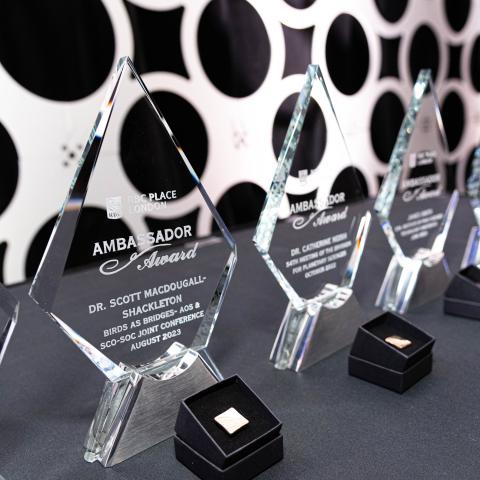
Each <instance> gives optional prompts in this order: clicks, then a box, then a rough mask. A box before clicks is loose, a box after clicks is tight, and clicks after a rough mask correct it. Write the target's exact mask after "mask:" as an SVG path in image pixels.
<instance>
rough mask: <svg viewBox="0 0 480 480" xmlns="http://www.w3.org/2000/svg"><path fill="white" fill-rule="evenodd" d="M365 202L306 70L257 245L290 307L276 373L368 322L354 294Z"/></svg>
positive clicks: (322, 352)
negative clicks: (353, 288)
mask: <svg viewBox="0 0 480 480" xmlns="http://www.w3.org/2000/svg"><path fill="white" fill-rule="evenodd" d="M315 112H317V113H315ZM322 125H324V126H325V127H326V134H324V130H322V129H321V128H319V127H321V126H322ZM364 200H365V197H364V192H363V189H362V186H361V183H360V181H359V178H358V175H357V173H356V170H355V169H354V168H353V167H352V163H351V160H350V155H349V152H348V149H347V146H346V143H345V140H344V137H343V134H342V131H341V129H340V125H339V122H338V119H337V116H336V114H335V111H334V108H333V105H332V102H331V99H330V96H329V94H328V91H327V88H326V85H325V82H324V79H323V77H322V74H321V71H320V68H319V66H318V65H309V67H308V70H307V73H306V76H305V83H304V85H303V88H302V90H301V91H300V94H299V96H298V98H297V101H296V105H295V107H294V110H293V115H292V116H291V118H290V123H289V126H288V130H287V133H286V137H285V139H284V142H283V146H282V149H281V151H280V155H279V158H278V163H277V168H276V171H275V174H274V177H273V181H272V183H271V187H270V190H269V191H268V194H267V198H266V200H265V204H264V206H263V210H262V212H261V215H260V218H259V221H258V225H257V228H256V231H255V234H254V238H253V241H254V243H255V246H256V247H257V249H258V251H259V252H260V254H261V256H262V257H263V259H264V260H265V262H266V264H267V265H268V267H269V268H270V270H271V271H272V273H273V275H274V276H275V278H276V279H277V281H278V283H279V284H280V286H281V288H282V289H283V291H284V292H285V294H286V295H287V297H288V300H289V304H288V307H287V310H286V312H285V315H284V317H283V320H282V323H281V326H280V329H279V332H278V334H277V338H276V340H275V343H274V346H273V349H272V352H271V356H270V360H271V361H272V362H273V363H274V365H275V367H276V368H278V369H290V370H293V371H296V372H298V371H300V370H302V369H305V368H307V367H308V366H310V365H312V364H314V363H316V362H318V361H319V360H321V359H323V358H325V357H327V356H328V355H330V354H332V353H334V352H335V351H337V350H339V349H340V348H343V347H345V346H346V345H348V344H349V343H351V342H352V341H353V338H354V336H355V332H356V330H357V328H358V327H359V326H360V324H361V323H363V321H364V318H363V312H362V311H361V309H360V307H359V305H358V303H357V301H356V299H355V296H354V295H353V291H352V287H353V283H354V280H355V276H356V273H357V268H358V265H359V261H360V259H361V256H362V252H363V249H364V245H365V241H366V237H367V234H368V230H369V225H370V218H371V215H370V213H369V212H368V209H367V207H366V203H365V201H364Z"/></svg>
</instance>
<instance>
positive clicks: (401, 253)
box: [375, 70, 458, 313]
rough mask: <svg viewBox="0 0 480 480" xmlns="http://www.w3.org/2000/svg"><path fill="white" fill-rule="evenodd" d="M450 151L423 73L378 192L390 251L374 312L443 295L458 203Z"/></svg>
mask: <svg viewBox="0 0 480 480" xmlns="http://www.w3.org/2000/svg"><path fill="white" fill-rule="evenodd" d="M447 151H448V145H447V139H446V136H445V131H444V128H443V122H442V118H441V114H440V108H439V104H438V99H437V95H436V93H435V88H434V85H433V82H432V79H431V71H430V70H421V71H420V73H419V74H418V78H417V80H416V82H415V85H414V87H413V93H412V98H411V101H410V104H409V106H408V110H407V112H406V114H405V118H404V120H403V123H402V125H401V127H400V131H399V133H398V137H397V140H396V143H395V146H394V148H393V151H392V154H391V157H390V162H389V167H388V172H387V174H386V175H385V178H384V180H383V182H382V185H381V187H380V191H379V193H378V196H377V199H376V202H375V212H376V213H377V215H378V218H379V220H380V224H381V226H382V228H383V231H384V233H385V235H386V237H387V239H388V242H389V244H390V247H391V248H392V250H393V257H392V260H391V262H390V265H389V267H388V270H387V273H386V275H385V278H384V281H383V284H382V287H381V289H380V292H379V295H378V298H377V306H380V307H382V308H383V309H385V310H391V311H395V312H399V313H404V312H405V311H407V309H408V308H410V307H414V306H417V305H421V304H423V303H425V302H427V301H429V300H431V299H433V298H435V297H437V296H439V295H441V294H442V293H443V292H444V291H445V289H446V287H447V285H448V282H449V276H450V271H449V268H448V265H447V261H446V258H445V254H444V251H443V249H444V245H445V240H446V238H447V234H448V231H449V229H450V225H451V222H452V218H453V215H454V212H455V209H456V206H457V203H458V192H457V191H454V192H453V194H452V193H448V192H447V189H446V172H445V166H444V163H443V157H444V156H445V155H446V152H447Z"/></svg>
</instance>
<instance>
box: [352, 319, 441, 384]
mask: <svg viewBox="0 0 480 480" xmlns="http://www.w3.org/2000/svg"><path fill="white" fill-rule="evenodd" d="M395 335H396V336H399V337H402V338H405V339H408V340H410V341H411V342H412V344H411V345H409V346H408V347H405V348H403V349H399V348H397V347H395V346H393V345H390V344H389V343H387V342H386V341H385V339H386V338H387V337H389V336H395ZM434 343H435V340H434V338H432V337H431V336H430V335H428V334H427V333H425V332H423V331H422V330H420V329H419V328H417V327H416V326H414V325H412V324H411V323H409V322H407V321H406V320H405V319H404V318H402V317H400V316H398V315H396V314H394V313H391V312H386V313H383V314H382V315H380V316H378V317H376V318H374V319H373V320H371V321H370V322H368V323H366V324H365V325H363V326H362V327H360V328H359V329H358V331H357V335H356V337H355V341H354V342H353V345H352V349H351V351H350V355H349V357H348V371H349V373H350V375H352V376H354V377H358V378H361V379H363V380H366V381H368V382H371V383H375V384H377V385H380V386H382V387H385V388H388V389H390V390H394V391H395V392H399V393H403V392H405V391H406V390H408V389H409V388H410V387H411V386H412V385H414V384H415V383H417V382H418V381H419V380H420V379H421V378H423V377H424V376H425V375H427V374H429V373H430V372H431V370H432V347H433V344H434Z"/></svg>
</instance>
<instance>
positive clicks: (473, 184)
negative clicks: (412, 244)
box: [462, 147, 480, 268]
mask: <svg viewBox="0 0 480 480" xmlns="http://www.w3.org/2000/svg"><path fill="white" fill-rule="evenodd" d="M466 193H467V197H468V199H469V201H470V205H471V206H472V210H473V214H474V216H475V221H476V222H477V225H476V226H474V227H472V230H471V232H470V235H469V237H468V243H467V248H466V249H465V255H464V257H463V261H462V268H466V267H469V266H478V265H480V147H477V148H476V149H475V151H474V154H473V161H472V167H471V171H470V174H469V176H468V178H467V185H466Z"/></svg>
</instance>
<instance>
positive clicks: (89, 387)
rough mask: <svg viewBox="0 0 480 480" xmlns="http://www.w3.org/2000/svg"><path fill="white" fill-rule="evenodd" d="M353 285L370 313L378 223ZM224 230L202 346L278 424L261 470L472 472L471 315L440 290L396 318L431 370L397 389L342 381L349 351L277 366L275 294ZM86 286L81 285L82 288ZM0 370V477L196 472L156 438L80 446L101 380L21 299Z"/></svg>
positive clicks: (317, 474)
mask: <svg viewBox="0 0 480 480" xmlns="http://www.w3.org/2000/svg"><path fill="white" fill-rule="evenodd" d="M373 223H374V225H373V229H372V232H371V235H370V238H369V241H368V244H367V248H366V251H365V257H364V259H363V260H362V263H361V267H360V270H359V275H358V278H357V282H356V292H357V297H358V299H359V301H360V303H361V304H362V306H363V307H364V308H365V310H366V311H367V313H368V316H369V317H373V316H374V315H375V314H376V310H375V308H374V307H373V304H374V301H375V296H376V294H377V292H378V289H379V287H380V284H381V281H382V277H383V274H384V272H385V269H386V266H387V264H388V261H389V258H390V251H389V248H388V245H387V243H386V240H385V238H384V235H383V233H382V232H381V231H380V229H379V226H378V222H377V221H376V220H374V222H373ZM472 225H473V216H472V214H471V212H470V210H469V208H468V206H467V205H466V204H464V203H462V204H461V205H460V207H459V210H458V212H457V215H456V217H455V220H454V224H453V227H452V230H451V235H450V237H449V239H448V242H447V253H448V255H449V259H450V265H451V268H452V270H453V271H455V270H456V269H458V267H459V264H460V260H461V257H462V254H463V249H464V246H465V243H466V238H467V235H468V232H469V230H470V227H471V226H472ZM251 234H252V233H251V231H250V230H244V231H239V232H237V233H236V238H237V240H238V243H239V265H238V269H237V271H236V274H235V277H234V280H233V283H232V286H231V289H230V290H229V292H228V295H227V299H226V302H225V305H224V309H223V310H222V312H221V315H220V319H219V322H218V327H217V329H216V330H215V333H214V337H213V340H212V344H211V348H210V352H211V354H212V356H213V357H214V359H215V360H216V362H217V364H218V365H219V367H220V368H221V370H222V372H223V373H224V375H225V376H229V375H232V374H235V373H238V374H239V375H240V376H241V377H242V378H243V379H244V380H245V381H246V382H247V383H248V384H249V385H250V386H251V387H252V388H253V389H254V390H255V391H256V392H257V393H258V394H259V395H260V396H261V398H263V400H264V401H265V402H266V403H267V404H268V405H269V406H270V407H271V408H272V409H273V411H274V412H275V413H276V414H277V415H278V417H279V418H280V419H281V420H282V421H283V422H284V428H283V433H284V438H285V459H284V460H283V461H282V462H280V463H278V464H277V465H275V466H274V467H273V468H271V469H270V470H268V471H267V472H265V473H263V474H262V475H260V476H259V477H258V478H259V480H260V479H261V480H269V479H302V480H309V479H312V480H318V479H369V480H372V479H383V478H388V479H402V480H408V479H441V478H445V479H462V480H465V479H478V478H479V477H480V456H479V454H478V452H479V448H480V418H479V416H480V415H479V404H480V376H479V369H478V366H479V365H480V322H475V321H472V320H467V319H462V318H453V317H447V316H445V315H443V313H442V303H441V299H438V300H437V301H434V302H432V303H430V304H429V305H425V306H423V307H420V308H419V309H417V310H416V311H415V312H412V313H410V314H409V315H408V318H409V319H410V320H411V321H412V322H414V323H415V324H417V325H418V326H419V327H420V328H422V329H424V330H426V331H427V332H429V333H430V334H432V335H433V336H435V337H436V339H437V343H436V345H435V348H434V368H433V372H432V374H431V375H429V376H428V377H426V378H425V379H423V380H422V381H421V382H420V383H418V384H417V385H415V386H414V387H413V388H412V389H410V390H409V391H408V392H406V393H405V394H403V395H399V394H396V393H393V392H390V391H388V390H385V389H382V388H380V387H377V386H375V385H371V384H369V383H366V382H363V381H361V380H358V379H356V378H351V377H349V376H348V374H347V355H348V349H347V348H346V349H343V350H341V351H339V352H337V353H336V354H335V355H333V356H331V357H329V358H328V359H326V360H324V361H322V362H321V363H319V364H317V365H315V366H314V367H312V368H310V369H309V370H307V371H305V372H304V373H302V374H294V373H291V372H281V371H276V370H275V369H274V368H273V367H272V365H271V364H270V363H269V362H268V355H269V351H270V348H271V345H272V342H273V340H274V336H275V333H276V330H277V328H278V325H279V322H280V320H281V316H282V313H283V311H284V309H285V306H286V303H287V302H286V298H285V297H284V294H283V292H282V291H281V290H280V287H279V286H278V285H277V284H276V283H275V280H274V279H273V277H272V275H271V274H270V272H269V271H268V270H267V268H266V266H265V265H264V263H263V261H262V260H261V259H260V257H259V255H258V254H257V252H256V251H255V250H254V248H253V246H252V245H251V242H250V238H251ZM82 288H86V287H82ZM13 292H14V294H16V295H17V296H18V297H19V298H20V299H21V300H22V302H23V303H22V312H21V317H20V321H19V325H18V328H17V330H16V332H15V335H14V338H13V341H12V343H11V345H10V348H9V350H8V352H7V356H6V359H5V362H4V364H3V365H2V366H1V368H0V474H1V475H3V476H4V477H5V478H6V480H28V479H48V480H53V479H69V480H76V479H82V480H89V479H92V480H93V479H108V480H127V479H142V480H150V479H152V480H153V479H155V480H158V479H185V480H188V479H194V478H196V477H194V475H192V474H191V473H190V472H189V471H188V470H187V469H186V468H184V467H183V466H182V465H181V464H179V463H178V462H177V461H176V459H175V455H174V450H173V441H172V440H168V441H166V442H164V443H162V444H160V445H157V446H155V447H153V448H151V449H149V450H148V451H145V452H143V453H142V454H139V455H137V456H136V457H134V458H132V459H130V460H128V461H126V462H124V463H123V464H120V465H118V466H115V467H113V468H111V469H104V468H103V467H101V466H100V465H99V464H93V465H91V464H88V463H85V462H84V460H83V449H82V443H83V440H84V436H85V434H86V432H87V429H88V426H89V424H90V421H91V420H92V417H93V414H94V412H95V409H96V406H97V402H98V399H99V396H100V393H101V389H102V384H103V380H102V378H101V375H100V374H98V373H97V371H96V370H95V368H93V367H92V366H91V364H90V363H89V362H88V361H87V360H86V359H85V358H84V357H83V356H82V355H81V354H80V353H79V352H78V350H77V349H76V348H75V346H74V345H73V344H71V342H69V341H68V340H67V339H66V338H65V337H64V336H63V334H62V333H61V332H60V331H59V330H58V329H57V327H56V326H55V325H53V324H52V323H51V322H49V320H48V319H46V318H45V317H44V316H43V315H42V314H41V312H39V311H38V310H37V308H36V307H35V306H34V305H33V304H32V303H31V302H30V301H29V300H28V298H27V295H26V292H27V286H18V287H15V288H14V289H13Z"/></svg>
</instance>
